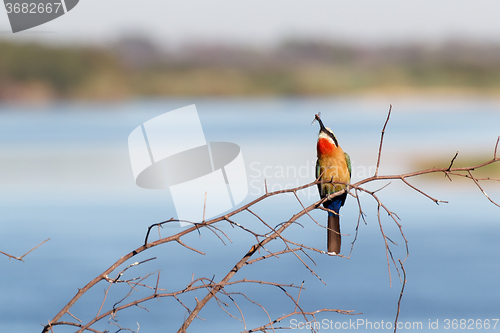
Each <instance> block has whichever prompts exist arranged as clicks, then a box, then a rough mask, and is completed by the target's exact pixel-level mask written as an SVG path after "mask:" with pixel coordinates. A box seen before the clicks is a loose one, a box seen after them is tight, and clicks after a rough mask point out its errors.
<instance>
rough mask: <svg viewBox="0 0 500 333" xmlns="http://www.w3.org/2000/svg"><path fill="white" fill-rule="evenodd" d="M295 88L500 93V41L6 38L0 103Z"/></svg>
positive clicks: (301, 91) (332, 93)
mask: <svg viewBox="0 0 500 333" xmlns="http://www.w3.org/2000/svg"><path fill="white" fill-rule="evenodd" d="M294 96H297V97H339V96H342V97H356V96H367V97H380V96H391V97H409V98H414V97H415V98H418V97H419V96H428V97H433V96H439V97H449V98H453V99H455V98H464V97H465V98H475V97H479V98H484V97H486V98H492V99H500V44H492V43H489V44H488V43H474V42H457V41H448V42H443V43H440V44H432V45H431V44H418V43H408V44H404V45H403V44H401V45H379V46H373V45H371V46H367V45H354V44H353V45H349V44H346V43H341V42H335V41H328V40H288V41H284V42H282V43H280V44H278V45H276V46H275V47H271V48H269V47H267V48H264V47H262V48H258V47H255V46H252V47H250V46H242V45H239V46H238V45H228V44H223V43H215V42H214V43H211V44H203V43H198V44H185V45H183V46H180V47H177V48H176V49H175V50H167V49H165V48H164V47H161V46H160V45H156V44H154V43H153V42H151V41H149V40H148V39H146V38H143V37H129V38H123V39H121V40H118V41H116V42H115V43H110V44H109V45H107V46H106V47H97V46H68V45H66V46H51V45H46V44H34V43H30V44H22V43H12V42H7V41H0V102H7V103H18V102H21V103H35V104H37V103H43V102H51V101H57V100H79V101H121V100H129V99H137V98H139V99H140V98H164V97H294Z"/></svg>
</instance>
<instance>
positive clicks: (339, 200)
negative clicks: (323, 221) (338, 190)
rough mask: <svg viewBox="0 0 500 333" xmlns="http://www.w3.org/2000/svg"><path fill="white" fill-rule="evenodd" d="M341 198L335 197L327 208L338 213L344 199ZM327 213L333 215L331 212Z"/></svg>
mask: <svg viewBox="0 0 500 333" xmlns="http://www.w3.org/2000/svg"><path fill="white" fill-rule="evenodd" d="M342 199H343V198H341V197H337V198H334V199H333V200H332V201H331V202H330V204H329V205H328V209H331V210H333V211H334V212H335V213H337V214H338V213H339V211H340V207H342V206H343V205H344V201H345V199H344V200H342ZM328 215H329V216H334V215H335V214H333V213H331V212H328Z"/></svg>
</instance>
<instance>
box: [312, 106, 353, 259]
mask: <svg viewBox="0 0 500 333" xmlns="http://www.w3.org/2000/svg"><path fill="white" fill-rule="evenodd" d="M315 119H316V120H317V121H318V123H319V126H320V130H319V135H318V143H317V146H316V148H317V153H318V161H317V162H316V178H319V180H320V181H321V183H320V184H318V190H319V194H320V196H321V198H324V197H326V196H328V195H329V194H332V193H335V192H338V191H342V190H343V189H344V188H345V187H346V185H345V184H348V183H350V181H351V159H350V158H349V155H347V153H344V151H343V150H342V148H340V146H339V143H338V141H337V138H336V137H335V134H333V131H332V130H331V129H329V128H328V127H325V126H324V125H323V122H322V121H321V119H320V117H319V115H316V116H315ZM336 183H337V184H336ZM339 183H343V184H339ZM346 198H347V192H345V193H343V194H341V195H338V196H336V197H334V198H332V199H331V200H327V201H325V202H324V203H323V206H324V207H325V208H328V209H329V210H331V211H329V212H328V229H327V240H326V242H327V249H328V254H329V255H337V254H339V253H340V244H341V240H342V237H341V234H340V215H339V211H340V207H342V206H343V205H344V202H345V200H346Z"/></svg>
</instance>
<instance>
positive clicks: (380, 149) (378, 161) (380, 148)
mask: <svg viewBox="0 0 500 333" xmlns="http://www.w3.org/2000/svg"><path fill="white" fill-rule="evenodd" d="M391 111H392V104H391V105H390V106H389V112H388V113H387V119H386V120H385V123H384V127H383V128H382V134H381V135H380V146H379V147H378V157H377V169H376V170H375V175H374V176H375V177H377V176H378V168H379V167H380V155H381V154H382V143H383V142H384V134H385V127H386V126H387V123H388V122H389V118H390V117H391Z"/></svg>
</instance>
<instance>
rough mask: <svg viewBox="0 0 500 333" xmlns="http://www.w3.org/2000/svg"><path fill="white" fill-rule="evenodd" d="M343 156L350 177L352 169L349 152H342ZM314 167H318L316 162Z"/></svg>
mask: <svg viewBox="0 0 500 333" xmlns="http://www.w3.org/2000/svg"><path fill="white" fill-rule="evenodd" d="M344 157H345V161H346V163H347V168H348V169H349V178H351V174H352V170H351V158H350V157H349V154H347V153H345V152H344ZM316 169H318V167H317V164H316ZM316 173H317V171H316ZM316 178H317V177H316Z"/></svg>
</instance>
